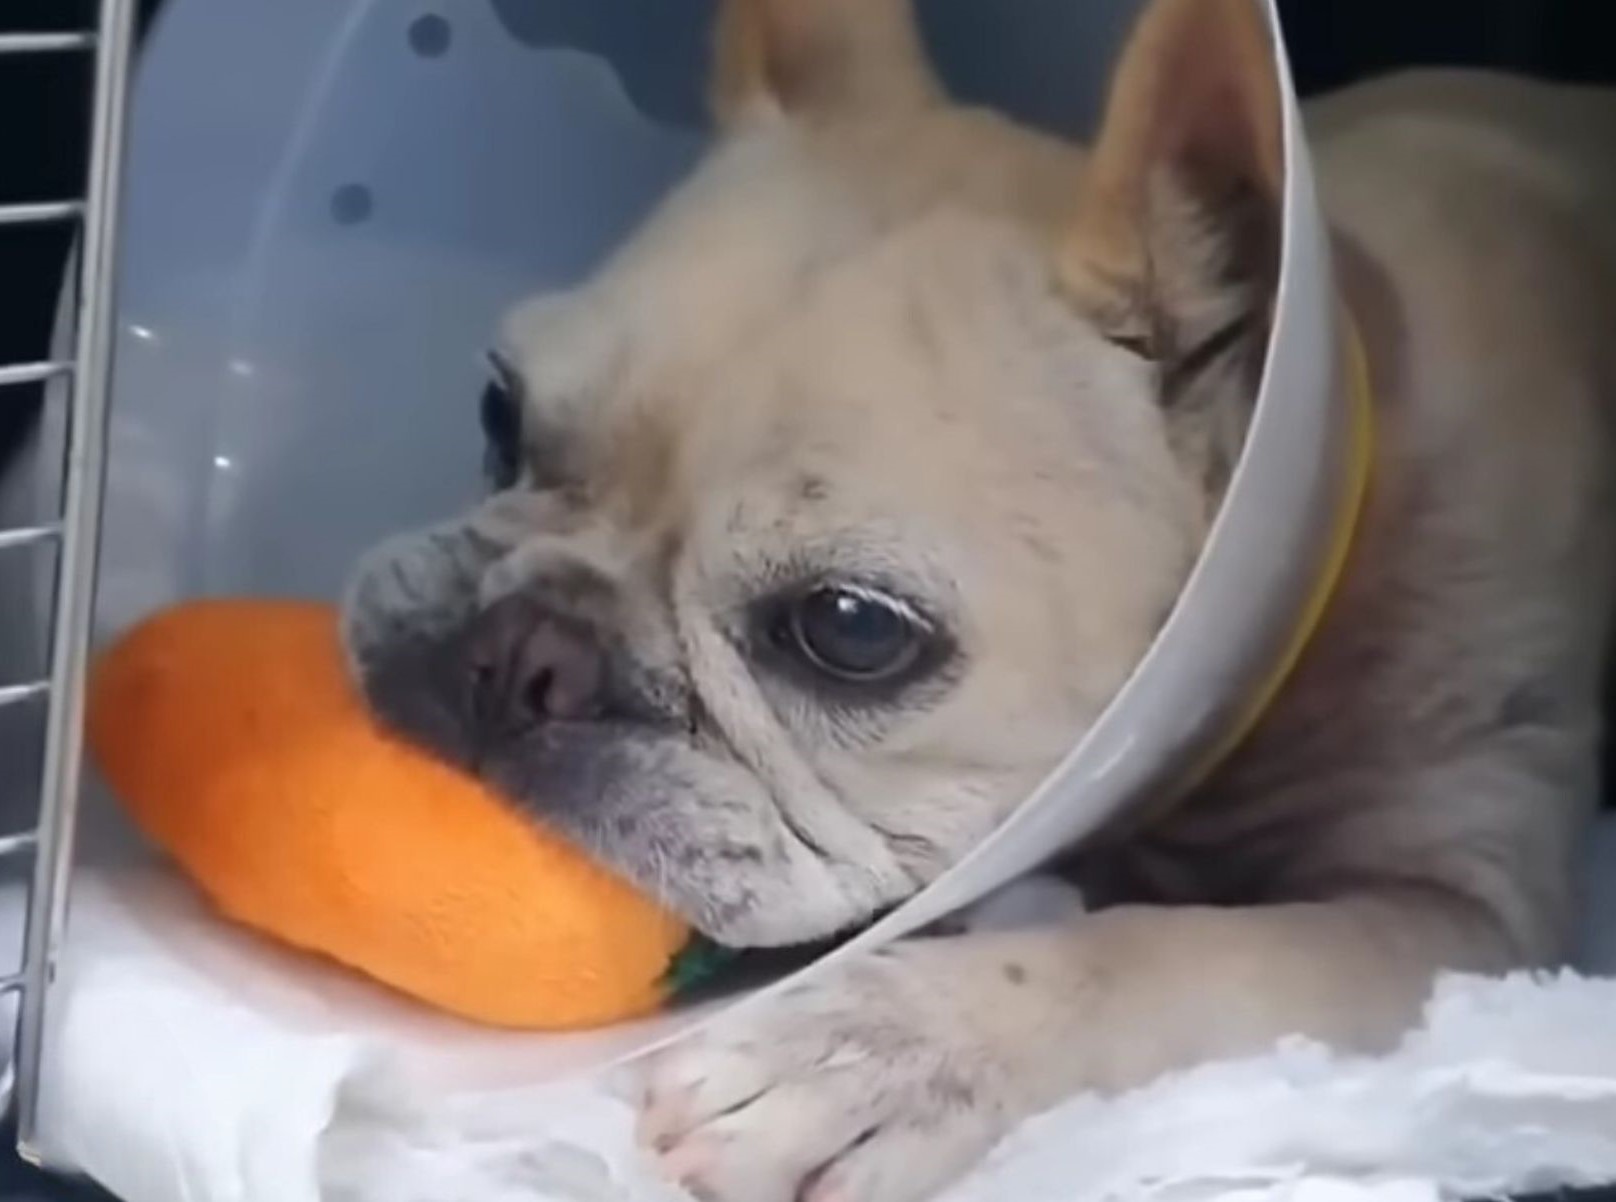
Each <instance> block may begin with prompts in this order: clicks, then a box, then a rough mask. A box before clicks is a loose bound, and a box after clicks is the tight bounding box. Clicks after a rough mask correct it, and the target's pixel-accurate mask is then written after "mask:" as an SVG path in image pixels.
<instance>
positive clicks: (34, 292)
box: [0, 0, 1616, 1202]
mask: <svg viewBox="0 0 1616 1202" xmlns="http://www.w3.org/2000/svg"><path fill="white" fill-rule="evenodd" d="M160 2H161V0H140V8H141V12H142V16H143V17H144V18H149V17H150V15H151V14H152V13H153V12H155V10H156V8H157V6H158V4H159V3H160ZM263 2H264V3H274V2H275V0H263ZM535 2H537V0H535ZM993 2H995V3H1001V4H1014V3H1015V2H1016V0H993ZM1071 2H1072V3H1081V2H1082V0H1071ZM1609 7H1610V6H1609V5H1608V4H1601V3H1600V2H1599V0H1281V3H1280V8H1281V10H1282V11H1283V13H1284V18H1285V27H1286V33H1287V38H1288V42H1289V45H1290V50H1291V56H1292V60H1293V67H1294V70H1295V73H1296V77H1297V81H1298V84H1299V86H1300V87H1301V89H1302V91H1303V92H1304V94H1306V93H1312V92H1316V91H1320V90H1324V89H1328V88H1331V87H1335V86H1339V85H1340V84H1343V83H1346V82H1349V81H1351V80H1353V79H1356V78H1360V77H1362V76H1365V75H1369V74H1374V73H1377V72H1380V71H1384V70H1388V69H1392V68H1396V67H1400V66H1408V65H1414V64H1422V65H1467V66H1487V67H1498V68H1507V69H1511V70H1518V71H1524V72H1529V73H1532V74H1536V75H1544V76H1549V77H1553V78H1558V79H1567V80H1578V81H1590V82H1592V81H1597V82H1616V41H1613V40H1612V39H1611V38H1610V36H1609V35H1608V33H1607V32H1605V30H1606V27H1607V26H1608V22H1609V18H1610V12H1609V11H1608V10H1609ZM93 8H94V4H93V0H0V30H5V31H14V30H44V29H68V28H78V27H85V26H87V25H89V23H90V21H91V19H92V14H93ZM220 66H221V69H222V70H226V69H228V64H221V65H220ZM88 83H89V76H88V63H87V60H86V59H85V58H84V56H51V57H49V58H35V57H30V56H23V57H20V58H13V59H4V58H0V114H4V116H3V117H0V165H3V170H0V204H3V203H6V202H8V201H24V200H48V199H57V198H62V197H70V196H75V195H77V194H79V193H80V192H81V191H82V180H83V172H84V131H85V128H86V125H87V121H88V91H89V89H88ZM1612 153H1613V154H1616V147H1613V148H1612ZM70 233H71V231H70V230H69V229H68V228H67V227H62V228H55V229H46V230H40V229H23V230H18V229H9V230H8V229H0V363H11V362H18V361H22V360H26V359H37V358H43V357H44V356H45V354H46V352H47V349H48V344H49V336H50V322H51V318H52V314H53V311H54V301H55V296H56V290H57V287H58V284H59V281H60V277H61V271H62V266H63V262H64V258H65V255H66V252H67V247H68V239H69V237H70ZM39 404H40V390H39V389H37V388H11V389H4V390H0V471H4V470H5V467H6V462H7V459H8V454H9V452H10V451H12V450H14V448H15V447H16V446H17V444H18V442H19V440H20V438H21V435H22V434H23V433H24V432H25V431H26V430H27V429H28V427H29V426H30V424H31V423H32V422H34V421H35V420H36V419H37V414H38V408H39ZM75 1193H76V1191H75ZM1591 1196H1592V1195H1585V1197H1591ZM1603 1196H1604V1197H1606V1198H1607V1199H1610V1200H1611V1202H1616V1190H1608V1191H1603ZM46 1198H52V1199H54V1200H55V1202H65V1199H66V1194H65V1193H64V1191H63V1190H62V1188H61V1187H59V1186H55V1185H51V1186H48V1187H47V1186H45V1185H43V1184H42V1183H41V1182H39V1181H38V1180H37V1179H35V1178H33V1177H32V1176H30V1175H29V1174H27V1173H25V1172H24V1171H22V1170H21V1169H20V1168H19V1167H15V1166H9V1165H6V1164H5V1162H4V1159H3V1158H0V1202H23V1200H24V1199H30V1200H34V1199H39V1200H42V1199H46Z"/></svg>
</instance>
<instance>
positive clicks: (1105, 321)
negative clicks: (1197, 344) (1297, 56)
mask: <svg viewBox="0 0 1616 1202" xmlns="http://www.w3.org/2000/svg"><path fill="white" fill-rule="evenodd" d="M1260 2H1261V0H1152V3H1151V4H1150V5H1149V6H1148V7H1147V8H1146V9H1145V11H1144V13H1143V15H1142V16H1141V18H1140V20H1139V23H1138V25H1137V26H1136V27H1135V30H1134V33H1133V35H1132V37H1131V38H1130V40H1129V42H1128V44H1127V46H1126V47H1125V49H1124V51H1123V56H1122V59H1121V62H1120V65H1119V66H1118V69H1117V72H1116V75H1115V77H1114V79H1113V81H1112V86H1111V92H1110V98H1109V100H1108V102H1107V106H1106V113H1105V119H1104V122H1103V124H1102V126H1101V129H1100V134H1099V137H1098V138H1097V140H1096V142H1095V144H1094V147H1093V150H1092V153H1091V156H1090V159H1089V163H1088V167H1087V170H1086V171H1085V172H1084V177H1083V182H1082V191H1081V195H1080V197H1079V200H1078V205H1077V210H1076V213H1075V214H1074V218H1073V220H1072V222H1071V224H1070V226H1069V227H1068V229H1067V231H1066V236H1065V240H1064V244H1063V246H1062V252H1061V257H1062V262H1061V268H1062V276H1063V278H1064V280H1065V282H1066V284H1067V286H1068V288H1069V289H1070V290H1071V291H1072V293H1073V294H1074V296H1075V297H1076V299H1077V300H1078V301H1079V302H1080V303H1081V304H1082V306H1083V307H1084V309H1085V310H1086V311H1087V312H1088V313H1089V315H1090V316H1091V317H1092V318H1093V319H1094V320H1095V321H1096V322H1097V323H1098V324H1099V325H1100V327H1101V329H1102V330H1103V331H1105V332H1106V333H1108V334H1110V335H1111V336H1113V337H1114V338H1115V339H1116V340H1117V341H1119V342H1124V343H1126V344H1130V345H1135V346H1138V347H1139V348H1140V349H1142V350H1144V351H1145V352H1146V353H1147V354H1149V355H1151V357H1153V358H1156V359H1158V360H1160V361H1162V362H1164V363H1167V362H1170V360H1171V358H1172V355H1173V353H1174V350H1175V346H1176V347H1177V349H1179V350H1183V349H1184V348H1185V346H1186V344H1188V343H1192V342H1193V341H1194V340H1195V338H1196V337H1197V335H1198V334H1199V335H1205V334H1207V333H1208V322H1212V323H1214V324H1216V323H1218V322H1221V321H1223V320H1224V319H1225V318H1227V317H1228V315H1229V309H1230V307H1231V306H1234V305H1240V304H1244V305H1247V306H1258V305H1261V304H1263V303H1264V302H1266V301H1267V300H1268V298H1269V297H1270V295H1271V286H1272V284H1273V279H1272V275H1273V273H1274V272H1275V271H1276V270H1277V263H1278V253H1279V237H1280V229H1279V214H1280V207H1281V189H1282V182H1283V177H1284V161H1283V160H1284V151H1283V138H1282V132H1281V112H1282V110H1281V104H1280V93H1279V81H1278V77H1277V73H1276V71H1275V67H1274V55H1273V45H1272V42H1271V34H1270V32H1269V28H1268V23H1267V21H1266V20H1265V18H1264V16H1263V14H1262V11H1261V8H1260ZM1196 311H1199V312H1198V313H1197V312H1196ZM1254 315H1255V314H1254ZM1186 326H1189V327H1199V329H1198V330H1197V329H1193V328H1192V329H1186V328H1184V327H1186Z"/></svg>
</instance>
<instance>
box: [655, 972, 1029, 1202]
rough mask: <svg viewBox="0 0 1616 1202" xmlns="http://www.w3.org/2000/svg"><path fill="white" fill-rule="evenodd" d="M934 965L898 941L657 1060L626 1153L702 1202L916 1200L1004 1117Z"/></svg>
mask: <svg viewBox="0 0 1616 1202" xmlns="http://www.w3.org/2000/svg"><path fill="white" fill-rule="evenodd" d="M937 967H938V966H937V965H936V964H935V963H930V964H927V965H926V968H927V969H930V970H931V971H923V970H920V969H919V968H917V965H916V963H915V962H914V957H912V955H911V954H910V952H909V949H908V948H907V947H905V946H903V945H899V947H897V948H894V949H889V950H888V951H887V952H885V953H877V954H876V955H874V956H871V957H867V958H866V959H865V960H863V961H861V962H858V963H855V964H852V965H849V966H847V967H846V968H844V969H843V970H841V971H838V972H836V973H834V974H831V975H828V976H826V977H824V978H822V979H821V980H820V981H818V982H814V983H810V984H807V985H804V986H801V987H799V988H796V989H793V990H791V991H789V992H788V993H786V994H784V995H782V996H780V997H779V998H777V999H774V1000H772V1001H769V1002H766V1003H763V1004H761V1005H758V1006H755V1007H754V1008H752V1010H751V1011H750V1012H742V1013H740V1014H737V1015H732V1016H729V1018H728V1021H727V1022H724V1023H720V1024H719V1025H718V1026H717V1027H716V1028H715V1029H713V1030H712V1031H711V1032H709V1033H703V1034H701V1035H698V1036H696V1037H694V1038H692V1039H689V1040H687V1041H685V1042H684V1043H682V1044H678V1045H675V1046H674V1047H672V1048H670V1049H669V1050H667V1051H664V1052H662V1053H660V1054H659V1055H657V1056H656V1057H654V1058H652V1060H651V1061H650V1062H649V1063H648V1064H647V1065H646V1066H645V1068H644V1070H643V1079H642V1088H643V1096H642V1099H641V1113H640V1123H639V1137H640V1140H641V1142H642V1143H644V1144H645V1145H646V1146H647V1147H648V1148H649V1149H650V1150H651V1151H652V1152H654V1153H655V1155H656V1156H657V1157H658V1158H659V1160H660V1163H661V1165H662V1167H663V1170H664V1172H665V1173H666V1174H667V1175H668V1176H669V1177H671V1178H672V1179H674V1180H675V1181H677V1182H678V1183H679V1184H681V1185H683V1186H684V1187H685V1188H686V1189H687V1190H688V1191H689V1192H690V1193H691V1194H693V1195H694V1196H695V1197H696V1198H698V1199H701V1200H702V1202H919V1200H920V1199H923V1198H926V1197H928V1196H930V1195H932V1194H933V1193H935V1192H936V1191H937V1190H939V1189H941V1188H943V1187H944V1186H946V1185H948V1184H950V1183H951V1182H953V1181H954V1180H956V1179H957V1178H958V1177H960V1176H961V1175H962V1174H963V1173H964V1171H965V1170H967V1169H968V1168H969V1167H970V1166H971V1165H972V1164H973V1163H974V1162H975V1161H977V1160H978V1159H979V1158H980V1157H981V1156H982V1155H983V1154H984V1153H985V1152H987V1150H988V1149H989V1148H990V1147H991V1146H992V1145H993V1144H994V1143H995V1142H996V1141H997V1139H998V1138H999V1136H1000V1135H1001V1134H1003V1132H1004V1130H1005V1127H1006V1126H1007V1124H1008V1122H1009V1121H1010V1120H1011V1118H1012V1117H1013V1116H1012V1113H1011V1109H1012V1108H1011V1107H1010V1106H1009V1105H1008V1094H1007V1093H1006V1091H1005V1089H1004V1088H1003V1086H1004V1081H1005V1074H1004V1072H1003V1070H1002V1068H1001V1067H1000V1066H999V1065H998V1064H997V1063H996V1062H995V1057H994V1056H993V1055H992V1053H991V1052H989V1051H988V1050H987V1049H986V1048H984V1047H983V1046H982V1045H981V1043H980V1041H979V1039H978V1038H977V1037H976V1036H975V1035H973V1032H972V1031H971V1029H970V1024H968V1023H967V1022H966V1021H964V1019H963V1017H962V1015H961V1011H960V1010H959V1009H958V1008H956V1007H955V1006H954V1005H953V1004H952V999H951V997H950V996H949V993H948V982H947V981H946V980H941V981H940V980H939V979H938V975H939V974H938V973H937V972H936V969H937ZM958 984H959V985H960V986H961V987H964V988H967V989H968V988H969V982H958Z"/></svg>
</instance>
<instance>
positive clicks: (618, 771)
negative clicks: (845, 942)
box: [477, 722, 901, 948]
mask: <svg viewBox="0 0 1616 1202" xmlns="http://www.w3.org/2000/svg"><path fill="white" fill-rule="evenodd" d="M477 771H478V775H479V776H481V777H482V778H483V779H484V780H485V781H486V782H487V783H488V784H489V785H491V786H492V787H493V788H494V789H495V790H496V791H497V792H499V793H500V794H501V795H503V796H505V797H507V798H509V799H511V800H512V801H514V802H515V803H516V804H518V805H520V806H521V807H522V808H523V809H524V810H525V811H526V812H528V813H529V814H531V815H532V816H533V818H534V819H535V820H536V821H538V822H540V823H542V824H543V825H544V826H545V827H546V828H547V829H550V830H554V831H557V832H559V833H560V834H563V835H565V836H567V837H568V838H570V839H572V840H573V841H574V842H576V843H578V844H579V845H580V846H581V847H582V848H584V849H585V850H586V851H587V852H588V853H589V854H590V855H592V856H594V857H595V858H596V859H598V860H599V861H600V862H602V863H603V864H605V865H607V866H608V867H610V868H612V869H613V870H615V871H616V872H618V873H619V874H621V875H622V876H624V877H625V878H627V879H628V880H629V881H631V882H632V883H633V884H634V885H636V886H637V887H639V888H640V889H642V890H644V891H646V892H647V893H649V894H651V895H652V896H654V897H656V898H658V899H659V900H660V901H662V902H663V903H664V904H666V905H667V906H668V907H669V908H671V909H672V910H674V911H675V912H676V913H678V914H680V915H681V916H682V917H684V918H685V919H686V920H687V921H689V922H690V923H691V924H692V925H693V926H694V927H695V928H696V929H697V930H699V931H701V932H702V933H703V934H704V935H706V936H708V937H709V938H711V939H713V940H715V941H717V942H719V943H721V944H724V945H726V946H730V947H738V948H744V947H760V948H761V947H783V946H790V945H793V944H800V943H810V942H815V941H818V940H821V939H826V938H829V937H832V936H835V935H837V934H840V933H842V932H845V931H847V930H850V929H852V928H854V927H857V926H859V925H860V924H862V923H864V922H865V921H867V920H868V919H869V918H870V917H872V916H873V915H874V914H875V913H877V912H878V911H879V910H881V909H882V908H884V907H886V906H888V905H890V904H892V903H893V902H895V901H898V900H901V897H899V896H894V892H895V889H896V888H901V887H900V886H895V883H894V882H891V881H879V880H878V879H877V878H878V877H879V875H880V874H878V873H876V872H873V871H870V870H869V869H867V868H862V867H861V866H858V865H833V864H831V863H828V862H827V861H826V860H825V859H824V858H822V857H821V856H820V855H818V854H817V853H816V852H814V851H813V850H812V849H811V848H810V847H809V846H808V845H807V844H806V843H804V842H803V841H802V840H801V839H800V838H798V837H797V836H796V835H795V834H794V833H792V831H791V830H790V828H789V827H788V826H787V825H786V823H785V822H784V821H783V820H782V819H781V817H780V811H779V807H778V806H777V805H776V804H775V801H774V799H773V798H772V796H771V795H770V793H769V791H768V789H767V787H766V786H765V785H764V784H763V783H762V782H761V781H760V780H759V779H758V778H757V777H756V776H755V775H754V774H753V773H752V772H751V771H749V770H748V769H747V768H745V767H744V766H743V765H741V764H739V763H737V762H735V761H734V760H733V759H732V758H730V757H729V756H727V755H726V754H725V753H724V752H723V751H722V750H709V749H706V748H703V747H699V746H697V745H695V744H694V743H693V742H692V740H691V738H690V736H689V734H688V733H687V732H684V731H671V730H659V729H655V728H647V727H643V726H638V725H626V724H625V725H618V724H612V723H604V722H580V723H556V724H552V725H549V726H546V727H544V728H543V729H542V730H538V731H534V732H531V733H529V734H527V735H525V736H523V737H522V738H521V739H519V740H513V741H510V742H507V743H505V744H503V745H502V746H500V747H499V748H497V749H496V750H494V751H492V752H491V753H489V754H487V755H485V756H483V757H482V758H481V762H480V763H479V764H478V765H477Z"/></svg>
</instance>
